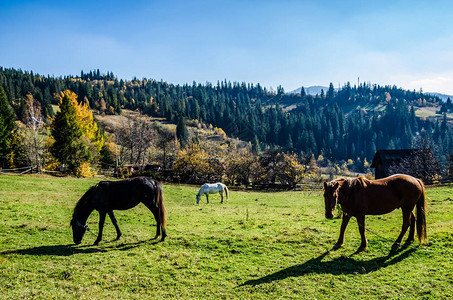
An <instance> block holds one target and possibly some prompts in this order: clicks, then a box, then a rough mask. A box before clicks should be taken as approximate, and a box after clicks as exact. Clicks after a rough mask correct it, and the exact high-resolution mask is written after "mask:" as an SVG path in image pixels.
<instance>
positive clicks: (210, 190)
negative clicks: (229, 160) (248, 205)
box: [197, 182, 228, 204]
mask: <svg viewBox="0 0 453 300" xmlns="http://www.w3.org/2000/svg"><path fill="white" fill-rule="evenodd" d="M223 191H225V194H226V198H227V199H228V188H227V186H226V185H224V184H223V183H221V182H217V183H205V184H203V185H202V186H201V188H200V190H199V191H198V194H197V204H198V203H200V198H201V195H203V194H206V201H207V203H209V194H215V193H219V194H220V197H222V201H220V203H223Z"/></svg>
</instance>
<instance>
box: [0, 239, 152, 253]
mask: <svg viewBox="0 0 453 300" xmlns="http://www.w3.org/2000/svg"><path fill="white" fill-rule="evenodd" d="M157 243H159V241H158V240H151V241H150V240H144V241H140V242H135V243H112V242H106V243H102V244H101V245H100V246H92V245H83V246H76V245H74V244H67V245H49V246H39V247H32V248H27V249H17V250H8V251H3V252H0V255H8V254H20V255H54V256H71V255H74V254H79V253H84V254H89V253H100V252H109V251H113V250H120V251H126V250H130V249H134V248H137V247H140V246H141V245H144V244H150V245H155V244H157Z"/></svg>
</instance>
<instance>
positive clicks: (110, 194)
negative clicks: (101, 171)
mask: <svg viewBox="0 0 453 300" xmlns="http://www.w3.org/2000/svg"><path fill="white" fill-rule="evenodd" d="M140 202H142V203H143V204H144V205H145V206H146V207H147V208H148V209H149V210H150V211H151V212H152V213H153V215H154V218H155V219H156V222H157V232H156V236H155V237H154V238H155V239H156V238H157V237H158V236H159V235H160V230H161V229H162V237H161V241H163V240H164V239H165V237H166V236H167V233H166V231H165V225H166V223H167V213H166V210H165V204H164V197H163V192H162V185H161V184H160V183H159V182H158V181H155V180H153V179H151V178H148V177H134V178H129V179H125V180H120V181H101V182H99V183H98V184H96V185H94V186H92V187H91V188H90V189H88V191H87V192H86V193H85V194H84V195H83V196H82V198H80V200H79V202H77V204H76V206H75V208H74V213H73V214H72V220H71V226H72V236H73V240H74V243H75V244H77V245H78V244H80V243H81V242H82V238H83V235H84V234H85V232H86V231H87V229H88V226H87V225H85V224H86V221H87V219H88V217H89V216H90V214H91V213H92V212H93V211H94V210H95V209H96V210H97V211H99V233H98V236H97V239H96V241H95V242H94V245H97V244H99V242H100V241H101V240H102V230H103V228H104V222H105V217H106V215H107V214H108V215H109V217H110V220H111V221H112V223H113V226H115V229H116V240H118V239H119V238H120V237H121V231H120V228H119V227H118V222H117V221H116V218H115V214H114V213H113V210H126V209H130V208H133V207H135V206H136V205H137V204H139V203H140ZM88 230H89V229H88Z"/></svg>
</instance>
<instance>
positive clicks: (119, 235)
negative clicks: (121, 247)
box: [108, 210, 121, 241]
mask: <svg viewBox="0 0 453 300" xmlns="http://www.w3.org/2000/svg"><path fill="white" fill-rule="evenodd" d="M108 214H109V217H110V220H112V223H113V226H115V229H116V239H115V240H116V241H117V240H119V239H120V237H121V230H120V228H119V227H118V222H117V221H116V218H115V214H114V213H113V210H111V211H109V212H108Z"/></svg>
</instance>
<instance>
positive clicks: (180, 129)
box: [176, 116, 189, 148]
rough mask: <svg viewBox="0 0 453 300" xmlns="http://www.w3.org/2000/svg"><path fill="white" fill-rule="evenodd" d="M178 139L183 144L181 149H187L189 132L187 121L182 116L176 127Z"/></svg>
mask: <svg viewBox="0 0 453 300" xmlns="http://www.w3.org/2000/svg"><path fill="white" fill-rule="evenodd" d="M176 137H177V138H178V140H179V143H180V144H181V148H185V147H186V145H187V141H188V140H189V131H188V130H187V125H186V120H185V119H184V117H182V116H180V117H179V120H178V124H177V125H176Z"/></svg>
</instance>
